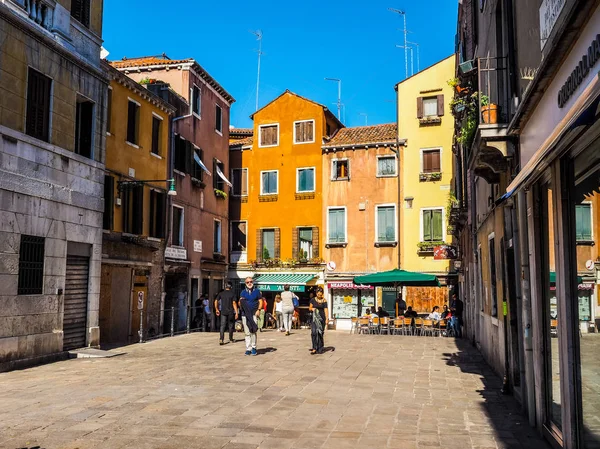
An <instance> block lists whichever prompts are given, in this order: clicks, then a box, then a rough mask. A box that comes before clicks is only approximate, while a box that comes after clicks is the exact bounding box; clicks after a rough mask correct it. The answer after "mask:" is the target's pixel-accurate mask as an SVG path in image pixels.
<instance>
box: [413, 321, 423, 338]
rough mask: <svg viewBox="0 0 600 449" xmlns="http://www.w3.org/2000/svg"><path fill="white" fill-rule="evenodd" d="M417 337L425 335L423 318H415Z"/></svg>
mask: <svg viewBox="0 0 600 449" xmlns="http://www.w3.org/2000/svg"><path fill="white" fill-rule="evenodd" d="M415 335H423V318H415Z"/></svg>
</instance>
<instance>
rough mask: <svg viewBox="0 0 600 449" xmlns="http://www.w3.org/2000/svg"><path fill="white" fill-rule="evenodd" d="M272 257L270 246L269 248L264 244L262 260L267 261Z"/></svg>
mask: <svg viewBox="0 0 600 449" xmlns="http://www.w3.org/2000/svg"><path fill="white" fill-rule="evenodd" d="M270 258H271V254H270V253H269V248H267V247H266V246H264V247H263V251H262V260H263V262H266V261H267V260H269V259H270Z"/></svg>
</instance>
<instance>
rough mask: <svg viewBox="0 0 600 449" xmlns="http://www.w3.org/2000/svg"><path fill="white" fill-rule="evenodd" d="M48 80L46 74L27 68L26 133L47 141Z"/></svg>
mask: <svg viewBox="0 0 600 449" xmlns="http://www.w3.org/2000/svg"><path fill="white" fill-rule="evenodd" d="M50 82H51V81H50V79H49V78H47V77H46V76H44V75H42V74H41V73H39V72H37V71H35V70H33V69H29V75H28V81H27V120H26V133H27V134H28V135H30V136H32V137H35V138H37V139H40V140H44V141H46V142H48V141H49V137H48V130H49V121H50Z"/></svg>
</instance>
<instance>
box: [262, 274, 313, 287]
mask: <svg viewBox="0 0 600 449" xmlns="http://www.w3.org/2000/svg"><path fill="white" fill-rule="evenodd" d="M315 276H316V274H306V273H304V274H299V273H298V274H290V273H288V274H284V273H265V274H257V275H256V276H254V283H255V284H259V285H260V284H289V285H304V284H306V283H307V282H308V281H310V280H312V279H314V277H315Z"/></svg>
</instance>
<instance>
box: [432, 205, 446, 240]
mask: <svg viewBox="0 0 600 449" xmlns="http://www.w3.org/2000/svg"><path fill="white" fill-rule="evenodd" d="M443 235H444V233H443V230H442V211H441V210H434V211H433V240H435V241H441V240H443V239H444V237H443Z"/></svg>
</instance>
